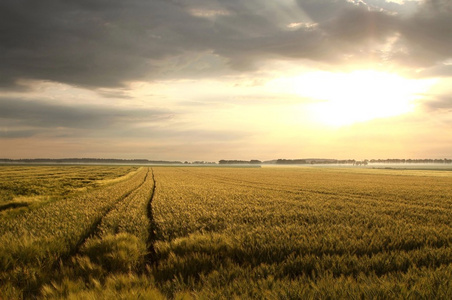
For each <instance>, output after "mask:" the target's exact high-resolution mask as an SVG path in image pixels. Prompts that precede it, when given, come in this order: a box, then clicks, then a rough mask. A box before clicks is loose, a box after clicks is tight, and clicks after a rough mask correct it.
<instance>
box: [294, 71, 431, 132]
mask: <svg viewBox="0 0 452 300" xmlns="http://www.w3.org/2000/svg"><path fill="white" fill-rule="evenodd" d="M428 86H429V84H428V82H425V81H420V80H413V79H407V78H404V77H402V76H399V75H397V74H393V73H386V72H380V71H374V70H359V71H353V72H350V73H330V72H314V73H307V74H304V75H302V76H299V77H296V78H294V79H293V89H294V91H295V93H296V94H297V95H299V96H301V97H303V98H308V99H310V100H312V101H311V102H310V104H308V105H307V106H308V107H307V110H308V114H309V116H310V117H311V118H312V119H313V120H314V121H316V122H320V123H323V124H327V125H332V126H344V125H350V124H353V123H357V122H365V121H369V120H373V119H376V118H386V117H392V116H398V115H402V114H406V113H409V112H411V111H413V110H414V109H415V106H416V105H415V102H416V100H417V99H418V98H420V97H421V94H422V93H425V92H426V91H427V90H428Z"/></svg>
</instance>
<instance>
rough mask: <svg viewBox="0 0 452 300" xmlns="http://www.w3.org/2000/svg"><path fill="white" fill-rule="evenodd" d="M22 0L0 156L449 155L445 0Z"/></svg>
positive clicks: (4, 69)
mask: <svg viewBox="0 0 452 300" xmlns="http://www.w3.org/2000/svg"><path fill="white" fill-rule="evenodd" d="M22 2H23V1H13V0H8V1H6V2H5V4H2V6H1V8H2V9H0V14H1V13H3V14H4V18H0V19H1V20H4V24H3V25H4V26H3V27H4V28H8V34H6V35H3V36H1V35H0V45H2V58H4V59H2V60H0V70H1V71H0V72H1V76H0V145H1V146H0V158H2V157H5V158H28V157H51V158H61V157H63V158H64V157H100V158H103V157H108V158H111V157H115V158H116V157H117V158H150V159H156V160H169V161H172V160H177V161H179V160H183V161H185V160H187V161H198V160H206V161H219V160H221V159H227V158H230V159H250V158H259V159H262V160H273V159H275V158H278V157H280V158H286V157H288V158H290V157H292V158H293V157H326V158H355V157H356V158H359V157H361V158H363V157H368V158H371V157H380V156H383V157H411V158H416V157H418V158H424V157H438V158H444V157H449V156H452V148H451V146H450V145H452V132H451V130H452V125H451V124H452V113H451V112H452V98H451V96H450V95H451V94H452V89H451V87H452V64H451V62H452V50H451V49H452V39H451V35H450V32H449V31H448V30H446V29H447V28H452V17H451V15H450V14H451V13H450V12H451V11H452V7H451V3H450V1H421V0H412V1H395V0H391V1H389V0H378V1H377V0H324V1H323V0H322V1H314V0H281V1H274V0H249V1H226V0H218V1H204V0H198V1H193V0H184V1H146V0H130V1H128V2H127V3H128V4H127V5H115V4H111V3H109V1H99V0H91V1H90V2H93V3H94V4H92V5H91V4H87V3H85V2H86V1H85V2H84V1H81V2H82V3H80V4H78V3H75V2H74V1H60V2H61V3H60V4H59V5H57V6H55V7H53V6H52V7H51V8H50V7H47V6H46V5H45V4H42V5H41V6H39V9H36V7H35V6H34V5H32V4H31V2H32V1H31V0H27V1H25V2H24V3H23V4H22ZM28 2H30V4H28ZM30 12H33V13H30ZM11 16H14V18H12V17H11ZM49 28H52V29H54V30H48V29H49ZM30 37H33V38H30Z"/></svg>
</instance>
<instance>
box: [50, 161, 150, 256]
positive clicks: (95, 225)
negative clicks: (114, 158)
mask: <svg viewBox="0 0 452 300" xmlns="http://www.w3.org/2000/svg"><path fill="white" fill-rule="evenodd" d="M148 176H149V168H148V170H147V172H146V175H145V176H144V179H143V182H141V183H140V185H138V186H137V187H136V188H135V189H133V190H131V191H129V192H128V193H126V194H125V195H124V196H122V197H121V198H119V199H118V200H117V201H116V202H114V203H113V204H112V205H111V206H110V207H109V208H108V209H107V210H106V211H105V212H104V213H103V214H102V215H101V216H99V218H97V219H96V221H95V222H93V223H92V224H91V226H90V227H89V229H88V230H87V231H86V232H85V234H84V235H83V236H82V237H81V238H80V239H79V241H78V242H77V244H76V245H75V247H74V248H73V249H72V250H71V251H69V253H67V254H66V255H63V256H62V257H60V260H63V261H64V260H67V259H69V258H70V257H72V256H74V255H76V254H77V253H79V252H80V248H81V247H82V245H83V244H84V243H85V242H86V241H87V240H88V239H90V238H92V237H94V236H95V234H96V232H97V231H98V228H99V225H100V224H101V223H102V220H103V219H104V218H105V216H107V215H108V214H109V213H110V212H111V211H112V210H113V209H114V208H115V207H116V205H117V204H118V203H120V202H122V201H124V200H126V199H127V198H128V197H129V196H130V195H131V194H133V193H134V192H135V191H137V190H139V189H140V188H141V186H142V185H143V184H144V183H145V182H146V180H147V178H148ZM58 261H59V260H57V261H56V262H58Z"/></svg>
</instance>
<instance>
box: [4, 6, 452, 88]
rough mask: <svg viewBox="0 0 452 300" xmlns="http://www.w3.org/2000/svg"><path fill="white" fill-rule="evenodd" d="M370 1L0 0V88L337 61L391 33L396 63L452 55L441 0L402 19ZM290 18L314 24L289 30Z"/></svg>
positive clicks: (111, 82) (109, 82) (451, 24)
mask: <svg viewBox="0 0 452 300" xmlns="http://www.w3.org/2000/svg"><path fill="white" fill-rule="evenodd" d="M368 2H369V3H370V4H367V2H366V1H346V0H335V1H333V0H316V1H314V0H298V1H297V4H298V9H299V12H298V13H296V12H295V9H294V8H291V7H287V5H286V4H284V3H285V2H284V3H283V2H281V3H279V2H275V1H251V0H250V1H238V0H221V1H220V0H219V1H200V0H193V1H184V0H172V1H163V0H155V1H148V0H130V1H120V0H111V1H104V0H89V1H88V0H84V1H80V0H77V1H75V0H72V1H71V0H67V1H57V0H40V1H33V0H3V1H1V2H0V55H1V60H0V70H1V73H0V87H3V88H8V87H10V88H11V87H17V85H16V84H17V81H18V80H20V79H39V80H50V81H56V82H63V83H68V84H72V85H78V86H84V87H92V88H98V87H118V86H122V85H124V83H126V82H127V81H131V80H136V79H152V78H160V77H165V76H166V77H167V76H168V74H169V73H170V74H171V76H174V77H177V76H181V74H183V73H184V71H183V70H181V69H183V68H184V67H183V66H181V67H180V68H178V67H174V66H173V68H172V69H168V64H167V60H169V59H172V58H174V57H177V56H181V55H185V54H190V53H213V54H216V55H219V56H220V57H222V58H224V59H225V61H226V62H228V64H229V65H230V66H232V67H233V68H234V69H236V70H249V69H252V68H257V67H259V66H260V64H261V62H262V61H263V60H266V59H269V58H305V59H310V60H316V61H321V62H327V63H341V62H342V58H343V57H359V56H365V55H366V53H363V51H368V50H366V49H365V48H364V46H365V45H366V43H367V42H368V41H369V40H373V41H377V42H381V43H383V42H384V41H385V39H386V38H388V37H390V36H391V35H394V34H399V35H400V39H399V42H398V45H397V48H396V49H395V50H394V53H392V54H391V55H390V59H391V60H392V61H394V62H398V63H402V64H405V65H408V66H413V67H416V66H423V67H426V66H431V65H433V64H434V63H436V62H438V61H441V60H444V59H446V58H448V57H451V51H452V50H451V49H452V35H451V34H450V28H452V18H451V17H450V16H451V4H450V2H449V1H439V0H436V1H434V0H429V1H425V2H424V3H423V4H422V5H421V6H420V8H419V10H418V12H417V13H416V14H414V15H412V16H409V17H408V16H401V15H397V14H393V12H394V11H391V6H390V5H387V4H385V5H383V3H380V4H379V2H378V1H376V0H374V1H368ZM380 2H381V1H380ZM278 3H279V4H278ZM285 5H286V6H285ZM378 5H380V6H381V7H383V6H384V7H383V9H382V10H379V9H378ZM381 7H380V8H381ZM392 7H393V8H392V9H395V8H394V7H396V8H397V9H398V10H400V7H401V6H400V5H399V6H395V4H392ZM395 12H397V11H395ZM290 23H294V24H295V23H300V24H304V23H311V24H310V25H312V26H300V27H299V28H295V29H293V30H289V29H288V28H287V25H289V24H290ZM186 65H190V64H186ZM191 67H193V66H191ZM213 68H218V66H214V67H213ZM174 70H175V71H174ZM187 74H190V75H191V76H195V75H196V74H195V73H194V72H187ZM203 74H204V75H205V76H207V75H208V72H206V71H205V70H204V73H203Z"/></svg>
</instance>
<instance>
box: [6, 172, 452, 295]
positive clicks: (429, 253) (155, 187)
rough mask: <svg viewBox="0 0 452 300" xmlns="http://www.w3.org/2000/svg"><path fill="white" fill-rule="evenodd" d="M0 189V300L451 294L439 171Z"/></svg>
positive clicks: (48, 183) (83, 178)
mask: <svg viewBox="0 0 452 300" xmlns="http://www.w3.org/2000/svg"><path fill="white" fill-rule="evenodd" d="M0 178H1V179H2V181H1V184H0V196H1V199H0V205H1V206H0V211H1V215H0V266H1V269H0V282H1V287H0V298H5V299H22V298H25V299H34V298H39V299H40V298H42V299H111V298H116V299H233V298H237V299H350V298H360V299H361V298H364V299H407V298H408V299H448V298H451V297H452V226H451V225H452V215H451V213H452V188H451V187H452V173H451V172H450V171H435V170H423V171H417V170H374V169H360V168H357V169H353V168H314V167H297V168H294V167H292V168H276V167H263V168H228V167H161V166H143V167H139V168H138V167H127V166H122V167H113V166H77V167H71V166H45V167H44V166H27V167H24V166H1V167H0ZM13 203H22V204H20V205H19V204H17V205H15V204H13Z"/></svg>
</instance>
